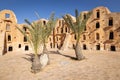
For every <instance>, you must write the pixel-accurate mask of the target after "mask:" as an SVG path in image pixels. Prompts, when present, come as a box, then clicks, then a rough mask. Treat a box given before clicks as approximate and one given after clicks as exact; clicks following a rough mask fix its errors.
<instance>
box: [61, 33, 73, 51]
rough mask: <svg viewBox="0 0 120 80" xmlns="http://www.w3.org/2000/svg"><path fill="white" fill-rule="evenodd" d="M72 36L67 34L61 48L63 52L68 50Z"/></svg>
mask: <svg viewBox="0 0 120 80" xmlns="http://www.w3.org/2000/svg"><path fill="white" fill-rule="evenodd" d="M70 40H71V35H70V33H67V34H66V36H65V39H64V42H63V45H62V47H61V50H67V49H68V48H69V45H70Z"/></svg>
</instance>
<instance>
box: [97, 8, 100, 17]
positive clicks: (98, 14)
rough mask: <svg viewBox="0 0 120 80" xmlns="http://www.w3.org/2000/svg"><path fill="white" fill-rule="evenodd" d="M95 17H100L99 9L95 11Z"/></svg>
mask: <svg viewBox="0 0 120 80" xmlns="http://www.w3.org/2000/svg"><path fill="white" fill-rule="evenodd" d="M96 17H97V18H100V11H99V10H98V11H97V13H96Z"/></svg>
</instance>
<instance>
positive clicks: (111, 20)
mask: <svg viewBox="0 0 120 80" xmlns="http://www.w3.org/2000/svg"><path fill="white" fill-rule="evenodd" d="M108 25H109V26H113V18H112V17H110V18H109V23H108Z"/></svg>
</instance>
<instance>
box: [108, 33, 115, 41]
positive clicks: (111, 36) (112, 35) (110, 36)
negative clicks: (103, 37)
mask: <svg viewBox="0 0 120 80" xmlns="http://www.w3.org/2000/svg"><path fill="white" fill-rule="evenodd" d="M109 39H110V40H111V39H114V33H113V32H112V31H111V32H110V33H109Z"/></svg>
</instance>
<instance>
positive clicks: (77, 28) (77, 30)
mask: <svg viewBox="0 0 120 80" xmlns="http://www.w3.org/2000/svg"><path fill="white" fill-rule="evenodd" d="M90 15H91V12H88V13H87V15H86V18H85V19H83V16H82V14H80V15H79V13H78V10H75V19H76V22H74V21H73V19H72V17H71V16H70V15H69V14H66V15H65V16H63V19H64V20H65V22H66V24H67V25H68V27H70V28H71V30H72V31H73V32H74V34H75V35H76V45H75V54H76V58H77V60H82V59H84V58H85V57H84V56H83V54H82V52H81V48H80V45H79V40H80V35H81V34H82V32H83V31H84V29H85V26H86V22H87V20H88V19H89V17H90Z"/></svg>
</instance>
